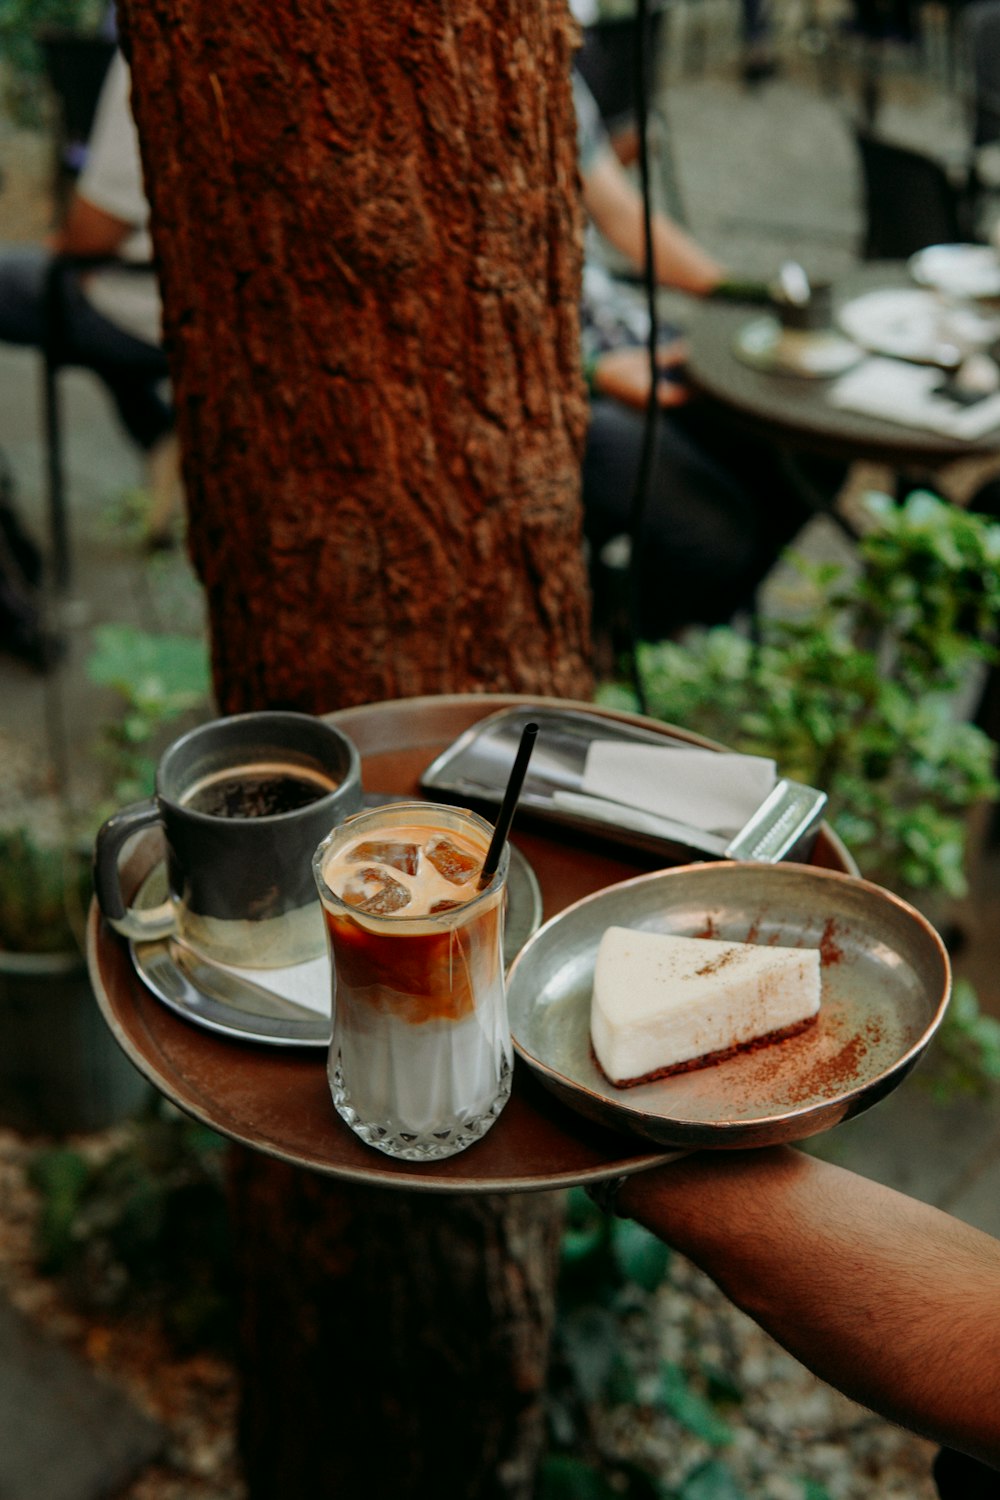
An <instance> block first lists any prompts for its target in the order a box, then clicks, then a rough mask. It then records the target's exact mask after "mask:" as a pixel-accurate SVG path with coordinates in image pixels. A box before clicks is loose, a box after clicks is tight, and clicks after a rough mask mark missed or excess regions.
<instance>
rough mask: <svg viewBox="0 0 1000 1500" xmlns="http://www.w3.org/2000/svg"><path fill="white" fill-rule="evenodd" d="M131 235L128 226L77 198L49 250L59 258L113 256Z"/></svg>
mask: <svg viewBox="0 0 1000 1500" xmlns="http://www.w3.org/2000/svg"><path fill="white" fill-rule="evenodd" d="M131 233H132V226H131V225H130V224H126V223H125V222H124V220H122V219H117V218H115V217H114V215H113V214H109V213H106V212H105V211H104V209H102V208H98V207H97V206H96V205H95V204H93V203H90V202H89V201H88V200H87V199H86V198H82V197H81V196H80V195H79V194H76V195H75V196H74V197H73V198H72V199H71V200H70V205H69V209H68V211H67V214H66V220H65V223H64V224H63V226H62V228H61V229H60V230H58V231H57V233H56V234H55V235H54V236H53V239H52V249H53V250H54V251H55V252H56V254H58V255H81V256H101V255H114V254H115V253H116V252H117V251H118V250H119V249H120V248H121V246H122V244H123V243H124V242H125V240H126V239H127V238H128V236H129V235H130V234H131Z"/></svg>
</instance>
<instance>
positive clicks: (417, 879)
mask: <svg viewBox="0 0 1000 1500" xmlns="http://www.w3.org/2000/svg"><path fill="white" fill-rule="evenodd" d="M491 833H492V829H491V828H490V825H489V824H488V823H486V822H485V821H484V820H483V819H482V818H479V817H477V816H476V814H475V813H471V812H466V811H465V810H463V809H460V808H453V807H446V806H442V805H439V804H435V803H425V802H412V803H392V804H389V805H387V806H385V807H380V808H374V809H372V810H371V811H369V812H363V813H359V814H357V815H356V816H355V817H353V818H350V819H348V820H347V822H345V823H344V824H342V825H341V826H340V827H339V828H337V829H335V831H334V832H333V833H332V834H331V835H330V837H329V838H328V839H326V840H325V841H324V843H322V844H321V845H320V847H319V849H318V850H317V852H316V857H315V860H314V871H315V874H316V883H317V886H318V888H319V893H320V898H321V900H322V902H323V908H324V913H325V917H326V927H327V935H328V938H329V946H330V957H331V965H332V969H333V1028H332V1040H331V1044H330V1060H329V1076H330V1088H331V1091H332V1094H333V1101H334V1104H335V1106H336V1108H337V1111H338V1113H339V1114H340V1115H341V1117H342V1118H343V1119H344V1120H346V1122H347V1124H348V1125H350V1127H351V1128H352V1130H354V1131H355V1132H356V1134H357V1135H359V1136H360V1137H361V1139H362V1140H364V1141H366V1142H367V1143H368V1144H369V1145H372V1146H376V1147H378V1149H380V1150H382V1151H385V1152H387V1153H388V1154H389V1155H391V1156H398V1157H403V1158H405V1159H408V1160H421V1161H422V1160H428V1159H433V1158H434V1157H443V1156H451V1155H453V1154H454V1153H455V1152H456V1151H462V1150H464V1149H465V1147H466V1146H470V1145H471V1144H472V1143H473V1142H474V1141H476V1140H478V1139H479V1138H480V1136H482V1135H483V1134H485V1132H486V1131H487V1130H488V1129H489V1127H490V1125H491V1124H492V1123H493V1121H494V1120H495V1119H496V1117H497V1116H498V1114H499V1113H500V1110H501V1109H502V1108H503V1105H504V1104H505V1102H506V1100H507V1097H508V1095H509V1093H510V1083H511V1069H512V1052H511V1042H510V1031H509V1027H508V1023H507V1009H506V999H505V992H504V970H503V903H504V889H505V882H506V874H507V863H508V858H509V853H508V851H507V850H506V849H505V850H504V853H503V855H502V857H501V861H500V865H499V867H498V869H497V872H496V874H495V875H494V877H493V879H492V880H491V881H490V882H489V884H488V885H487V886H486V888H485V889H484V890H480V889H479V879H480V873H481V871H482V867H483V860H484V859H485V856H486V851H487V848H488V846H489V842H490V836H491Z"/></svg>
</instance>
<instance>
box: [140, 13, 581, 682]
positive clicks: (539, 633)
mask: <svg viewBox="0 0 1000 1500" xmlns="http://www.w3.org/2000/svg"><path fill="white" fill-rule="evenodd" d="M128 33H129V37H130V46H131V49H132V52H133V53H134V75H135V79H134V81H135V99H134V102H135V110H136V114H137V117H138V120H139V124H140V129H141V132H142V134H143V138H144V160H145V164H146V172H147V182H148V188H149V193H150V197H151V200H152V204H153V210H154V216H155V217H154V234H155V243H156V251H157V257H158V262H159V268H160V275H161V280H162V284H163V290H164V298H165V306H166V317H165V329H166V337H167V341H168V346H169V349H170V352H171V361H172V369H173V371H174V376H175V380H176V385H177V396H178V418H179V424H180V431H181V437H182V443H183V448H184V452H185V455H186V462H185V480H186V484H187V489H188V495H189V508H190V516H191V526H190V536H191V547H192V551H193V555H194V558H195V562H196V564H197V567H198V570H199V573H200V575H201V577H202V579H203V581H204V584H205V588H206V590H207V594H208V602H209V610H210V618H211V625H212V638H213V649H214V660H215V670H216V681H217V685H218V690H219V697H220V701H221V703H222V704H223V706H224V707H225V708H226V709H230V710H236V709H244V708H250V707H253V706H255V705H259V704H261V703H265V702H266V703H270V704H276V703H286V704H296V705H297V706H298V707H300V708H301V707H306V708H310V709H313V710H317V711H328V710H330V709H332V708H334V707H338V706H343V705H344V704H346V703H353V702H367V701H373V700H377V699H380V698H385V697H394V696H400V695H412V694H419V693H427V692H438V691H444V690H448V689H454V688H455V687H470V688H479V689H483V690H497V689H502V688H507V687H510V686H511V685H512V684H516V685H517V686H518V687H520V688H523V689H524V690H526V691H530V692H543V691H550V692H553V691H554V692H557V693H561V692H565V693H567V694H569V693H574V692H577V691H578V690H579V689H580V686H581V683H585V681H586V677H587V664H588V662H589V643H588V618H587V607H586V602H585V594H586V590H585V580H584V574H583V564H582V560H581V550H580V512H579V505H578V490H579V457H580V444H581V441H582V434H583V428H584V421H585V403H584V398H583V392H582V386H581V381H580V376H579V362H578V343H577V299H578V284H579V267H580V233H579V230H580V219H579V213H580V211H579V206H578V195H577V192H576V151H575V136H574V128H573V111H572V103H571V94H570V85H569V57H570V49H571V45H572V41H573V31H572V23H571V21H570V20H569V18H568V17H567V16H566V14H565V8H564V5H563V3H562V0H517V3H493V4H492V5H491V4H482V3H475V0H437V3H430V4H426V5H378V6H372V5H369V6H359V5H351V4H349V3H346V0H335V3H322V0H304V3H300V4H297V5H295V6H292V5H290V4H281V3H271V4H264V3H262V0H232V3H230V4H227V5H226V6H224V7H219V6H215V5H210V4H207V3H205V0H171V3H169V4H168V3H166V0H150V3H146V4H142V5H136V4H134V5H133V6H132V7H131V8H130V10H129V21H128Z"/></svg>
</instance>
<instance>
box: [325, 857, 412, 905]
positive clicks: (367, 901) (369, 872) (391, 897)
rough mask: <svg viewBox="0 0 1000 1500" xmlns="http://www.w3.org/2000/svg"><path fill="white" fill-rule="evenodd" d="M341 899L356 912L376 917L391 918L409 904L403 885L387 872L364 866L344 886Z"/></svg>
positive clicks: (408, 896) (408, 894)
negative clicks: (368, 913)
mask: <svg viewBox="0 0 1000 1500" xmlns="http://www.w3.org/2000/svg"><path fill="white" fill-rule="evenodd" d="M341 899H342V900H343V901H344V902H346V904H347V905H348V906H353V907H354V909H355V910H356V911H366V912H371V913H372V914H373V915H374V916H377V917H387V916H391V915H392V913H393V912H395V911H402V909H403V907H404V906H409V904H410V893H409V891H408V890H407V889H406V886H405V885H402V884H400V882H399V881H398V880H394V879H393V878H392V876H391V875H390V874H389V872H388V871H387V870H379V869H377V868H376V867H375V866H374V865H366V866H365V868H364V869H363V870H358V871H356V872H355V874H353V875H351V876H350V878H349V879H348V880H347V882H346V883H345V885H344V889H343V892H342V893H341Z"/></svg>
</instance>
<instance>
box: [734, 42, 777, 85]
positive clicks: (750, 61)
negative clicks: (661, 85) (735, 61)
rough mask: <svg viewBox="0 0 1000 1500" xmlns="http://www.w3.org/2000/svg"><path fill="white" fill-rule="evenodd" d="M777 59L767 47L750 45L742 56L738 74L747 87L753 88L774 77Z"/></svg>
mask: <svg viewBox="0 0 1000 1500" xmlns="http://www.w3.org/2000/svg"><path fill="white" fill-rule="evenodd" d="M777 72H778V60H777V58H776V57H775V55H774V53H773V52H772V51H771V50H770V48H769V47H760V46H756V47H750V48H748V49H747V52H746V53H745V55H744V58H743V65H742V68H741V70H740V76H741V77H742V79H743V82H744V83H745V84H746V86H747V88H755V87H756V86H757V85H758V84H761V83H766V82H767V81H768V80H769V79H771V78H774V77H776V75H777Z"/></svg>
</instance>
